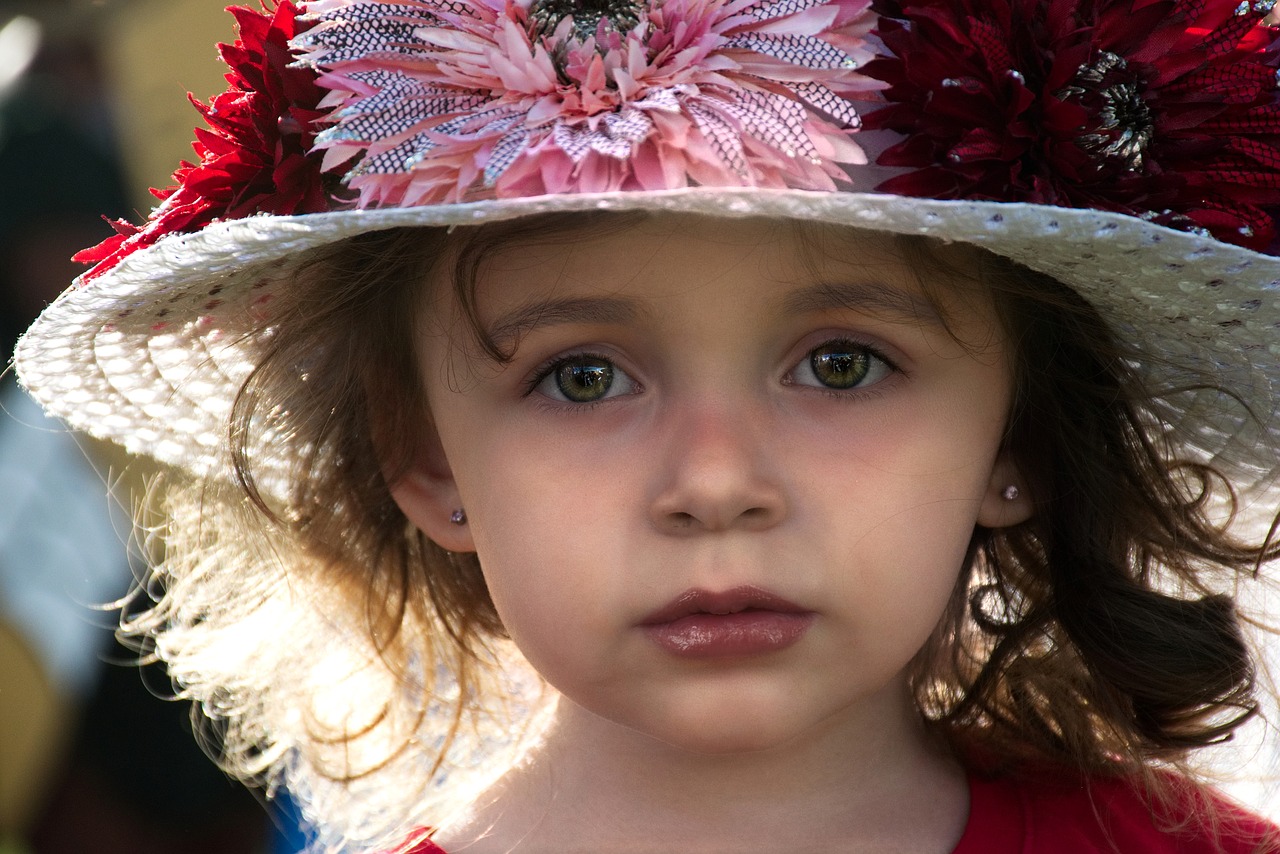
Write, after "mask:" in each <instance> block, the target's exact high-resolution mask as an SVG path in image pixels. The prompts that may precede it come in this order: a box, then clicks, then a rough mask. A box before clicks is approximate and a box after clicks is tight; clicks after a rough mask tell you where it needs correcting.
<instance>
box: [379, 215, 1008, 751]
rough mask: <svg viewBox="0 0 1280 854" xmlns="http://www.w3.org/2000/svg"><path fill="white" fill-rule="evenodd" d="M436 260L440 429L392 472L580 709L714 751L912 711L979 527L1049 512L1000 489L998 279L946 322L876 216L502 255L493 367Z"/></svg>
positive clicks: (661, 234) (658, 231) (427, 430)
mask: <svg viewBox="0 0 1280 854" xmlns="http://www.w3.org/2000/svg"><path fill="white" fill-rule="evenodd" d="M444 269H446V270H447V269H448V265H447V264H446V265H444ZM926 275H927V274H926ZM438 278H439V280H438V281H435V282H433V283H432V294H433V296H432V298H431V300H430V301H429V302H430V305H429V308H428V310H429V312H430V317H431V318H434V319H435V320H433V321H431V322H429V323H428V324H425V326H426V327H427V328H426V329H425V330H424V332H423V337H422V340H421V342H420V353H421V365H422V375H423V377H424V379H425V383H426V390H427V397H428V400H429V403H430V407H431V412H432V413H433V416H434V424H430V425H428V424H424V425H423V430H424V434H425V438H424V440H423V442H422V450H421V452H420V453H419V455H418V459H417V463H416V465H415V467H414V469H413V470H412V471H411V472H410V473H409V474H408V475H407V476H406V477H405V478H404V479H403V480H401V481H400V483H399V484H398V485H397V486H396V487H395V489H394V490H393V492H394V493H395V495H396V498H397V500H398V501H399V502H400V504H401V506H402V507H403V508H404V509H405V511H406V513H407V514H408V515H409V517H410V518H411V519H412V520H413V521H414V522H415V523H416V524H418V525H419V527H421V528H422V529H423V530H424V531H425V532H426V533H427V534H428V535H429V536H431V537H432V538H433V539H435V540H436V541H437V542H438V543H440V544H441V545H443V546H445V547H446V548H450V549H454V550H472V549H474V550H475V551H476V552H478V554H479V557H480V561H481V565H482V567H483V570H484V575H485V579H486V580H487V583H488V586H489V590H490V593H491V595H492V597H493V601H494V604H495V606H496V607H497V610H498V613H499V615H500V616H501V617H502V620H503V622H504V624H505V626H506V628H507V630H508V631H509V632H510V635H511V637H512V638H513V639H514V640H515V642H516V643H517V644H518V645H519V647H520V648H521V649H522V650H523V652H524V653H525V655H526V656H527V657H528V659H529V661H530V662H531V663H532V664H533V665H534V666H535V667H536V668H537V669H538V670H539V671H540V672H541V673H542V674H543V675H544V676H545V678H546V679H547V680H548V681H549V682H550V683H551V684H552V685H553V686H555V687H556V688H557V689H558V690H559V691H560V692H561V693H562V694H563V695H564V696H565V697H567V698H568V699H569V700H570V701H572V704H573V706H572V707H573V709H574V710H575V714H579V715H581V716H584V717H585V718H590V719H592V720H595V721H596V722H597V723H600V724H601V725H606V726H612V725H615V724H616V725H621V726H622V727H623V728H626V731H629V732H633V733H634V732H637V731H638V732H639V733H643V734H645V735H647V736H650V737H652V738H656V739H659V740H661V741H663V742H665V743H667V744H670V745H674V746H677V747H680V748H684V749H688V750H693V751H699V752H733V751H748V750H759V749H765V748H768V747H770V746H772V745H780V744H784V743H788V742H790V741H792V740H793V739H796V738H802V737H805V736H806V735H813V734H818V733H822V732H828V731H830V730H831V729H832V728H835V729H841V728H844V727H855V728H856V729H857V730H858V731H861V732H864V733H865V732H868V731H872V730H873V729H874V728H875V727H878V726H881V725H882V723H881V722H884V721H888V720H901V719H904V718H909V717H910V715H911V712H910V710H911V705H910V699H909V697H908V692H907V691H906V690H905V678H906V677H905V675H904V673H905V670H906V668H907V666H908V663H909V662H910V660H911V659H912V657H913V656H914V655H915V654H916V653H917V651H918V650H919V649H920V648H921V646H922V645H923V644H924V643H925V641H926V640H927V639H928V637H929V635H930V633H931V632H932V631H933V630H934V628H935V626H936V624H937V623H938V621H939V618H940V616H941V615H942V613H943V611H944V610H945V608H946V606H947V603H948V601H949V599H950V597H951V595H952V592H953V589H954V588H955V586H956V583H957V577H958V574H959V572H960V570H961V565H962V563H963V560H964V556H965V552H966V547H967V546H968V544H969V541H970V537H971V535H972V533H973V530H974V526H975V525H977V524H984V525H987V526H993V527H994V526H999V525H1003V524H1012V523H1014V522H1017V521H1021V520H1022V519H1023V518H1025V517H1026V515H1027V512H1028V511H1027V507H1026V506H1025V499H1017V500H1013V501H1009V500H1006V499H1004V498H1002V497H1001V494H1000V493H1001V491H1002V490H1003V488H1004V487H1005V486H1006V485H1008V484H1010V483H1013V482H1016V480H1017V477H1016V472H1015V471H1014V469H1013V467H1012V465H1011V464H1010V463H1009V462H1008V461H1006V460H1005V459H1004V458H1003V456H1002V454H1001V438H1002V435H1003V432H1004V427H1005V420H1006V413H1007V410H1008V409H1009V404H1010V388H1011V372H1010V367H1009V359H1008V357H1007V353H1006V348H1005V342H1004V341H1003V340H1002V334H1001V331H1000V329H999V327H998V324H997V323H996V320H995V317H994V313H993V310H992V308H991V306H990V305H989V304H988V303H987V302H985V301H984V300H976V298H974V297H973V295H972V294H969V295H968V296H967V297H965V298H962V297H961V295H960V294H959V293H958V292H955V291H951V292H948V289H947V287H946V283H945V282H940V283H933V284H935V285H938V286H936V287H931V291H934V292H940V294H941V296H940V298H939V300H938V301H939V302H940V304H941V306H940V307H941V309H942V310H943V311H944V312H945V323H946V325H945V326H944V321H943V318H942V317H940V316H939V306H936V305H935V304H934V303H931V302H930V301H929V300H928V299H926V298H925V296H924V294H923V292H922V290H921V289H920V286H919V283H918V278H917V274H916V273H915V272H914V270H913V269H912V268H911V267H910V266H908V265H907V264H906V263H905V262H904V261H903V260H902V259H901V258H900V257H899V256H898V255H897V253H896V251H895V250H894V248H893V247H892V242H891V241H890V240H887V239H885V238H883V237H872V236H865V235H862V234H859V233H858V232H855V231H852V230H836V229H827V230H818V229H811V230H809V231H805V232H801V231H799V230H798V229H797V228H794V227H792V226H789V225H780V224H777V223H770V222H764V221H756V220H725V221H719V220H712V219H707V218H697V217H682V216H665V217H655V218H651V219H646V220H644V221H643V222H642V224H640V225H638V226H635V227H631V228H628V229H627V230H622V231H615V232H610V233H604V234H599V233H594V232H592V231H591V230H590V229H584V230H582V231H581V232H580V233H576V234H574V235H570V236H569V238H568V239H558V240H556V241H549V242H544V243H539V244H536V245H506V246H504V247H503V248H501V249H499V250H497V251H495V252H494V253H492V254H491V255H489V256H487V258H486V260H485V263H484V264H483V265H482V267H481V270H480V272H479V277H478V282H477V286H478V287H477V292H476V298H477V306H478V310H479V316H480V319H481V321H482V323H483V325H484V327H485V328H486V329H487V330H489V331H490V332H491V333H492V334H493V335H494V336H495V338H496V340H497V342H498V343H499V344H500V345H502V346H503V347H504V348H505V349H507V350H509V351H513V352H514V357H513V358H512V359H511V360H510V362H509V363H507V364H503V365H498V364H495V363H493V362H492V361H491V360H486V359H484V358H482V357H479V356H477V355H476V353H477V350H476V348H475V347H474V345H473V344H472V342H471V338H470V337H469V333H468V331H467V330H466V329H465V328H464V327H463V325H462V323H461V322H460V321H459V322H456V323H452V324H451V323H448V322H442V321H440V320H439V319H440V318H456V317H457V316H458V314H457V306H456V305H454V297H453V292H452V287H451V283H450V282H449V281H447V280H446V279H447V274H446V273H440V274H438ZM458 507H465V509H466V515H467V519H468V523H467V524H466V526H458V525H453V524H450V522H449V516H450V513H451V511H452V510H453V509H454V508H458ZM887 716H888V717H887Z"/></svg>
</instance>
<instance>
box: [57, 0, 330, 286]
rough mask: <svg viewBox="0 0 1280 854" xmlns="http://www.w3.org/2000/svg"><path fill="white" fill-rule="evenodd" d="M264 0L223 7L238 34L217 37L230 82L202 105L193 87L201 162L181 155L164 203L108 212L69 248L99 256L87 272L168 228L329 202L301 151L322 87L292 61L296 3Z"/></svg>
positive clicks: (316, 161) (314, 166) (316, 170)
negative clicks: (143, 210) (141, 214)
mask: <svg viewBox="0 0 1280 854" xmlns="http://www.w3.org/2000/svg"><path fill="white" fill-rule="evenodd" d="M263 2H264V5H263V7H262V11H259V10H256V9H251V8H246V7H232V8H230V9H228V10H227V11H229V12H230V13H231V14H232V15H234V16H235V19H236V23H237V24H238V26H239V38H238V39H237V40H236V43H235V44H233V45H226V44H222V45H218V51H219V53H220V54H221V56H222V59H223V61H224V62H225V63H226V64H227V65H228V67H230V69H231V72H230V73H229V74H227V75H226V79H227V82H228V83H229V84H230V87H229V88H228V89H227V91H226V92H224V93H222V94H221V95H218V96H216V97H214V98H213V100H212V101H211V102H210V103H209V104H208V105H205V104H202V103H200V102H199V101H198V100H196V99H195V98H194V97H191V103H193V104H194V105H195V107H196V109H198V110H199V111H200V113H201V115H203V116H204V119H205V122H206V123H207V124H208V126H209V127H208V129H204V128H197V129H196V142H195V143H194V145H193V146H192V147H193V148H194V149H195V152H196V154H197V155H199V158H200V162H199V164H197V165H193V164H191V163H185V162H184V163H183V164H182V166H181V168H179V169H178V171H176V172H174V174H173V179H174V181H176V182H177V185H176V186H173V187H170V188H168V189H167V190H152V193H153V194H154V195H155V196H156V198H158V199H160V200H161V204H160V205H159V206H158V207H157V208H156V209H155V210H154V211H152V213H151V217H150V219H149V220H148V222H147V223H146V224H145V225H142V226H135V225H132V224H131V223H128V222H124V221H115V222H112V225H113V226H114V227H115V229H116V231H117V232H118V234H116V235H115V236H113V237H111V238H108V239H107V240H105V241H103V242H102V243H100V244H98V245H97V246H94V247H93V248H91V249H86V250H84V251H83V252H80V253H79V254H77V255H76V256H75V260H76V261H78V262H81V263H85V264H97V266H96V267H94V268H93V269H92V270H90V271H89V272H88V273H86V274H85V275H84V277H83V278H84V279H85V280H88V279H92V278H94V277H96V276H100V275H102V274H103V273H105V272H106V271H107V270H110V269H111V268H112V267H114V266H115V265H116V264H118V263H120V261H121V260H122V259H124V258H125V257H127V256H128V255H130V254H132V253H133V252H136V251H137V250H139V249H141V248H143V247H145V246H150V245H152V244H153V243H155V242H156V241H158V240H159V239H160V238H162V237H164V236H165V235H168V234H174V233H190V232H194V231H199V230H200V229H201V228H204V227H205V226H206V225H208V224H209V223H211V222H213V221H214V220H217V219H238V218H240V217H245V216H249V215H250V214H255V213H260V212H262V213H272V214H294V213H315V212H319V211H325V210H329V208H330V195H329V193H328V192H327V190H326V186H325V182H324V180H323V179H322V176H321V173H320V156H319V155H316V156H314V157H311V156H308V152H309V151H310V149H311V146H312V143H313V142H314V139H315V131H314V130H313V128H312V125H313V122H315V121H316V120H317V119H318V118H320V117H321V116H322V112H321V111H320V110H318V109H316V107H317V105H318V104H319V102H320V99H321V98H322V97H323V95H324V92H323V91H322V90H321V89H320V88H319V87H318V86H316V83H315V75H314V73H313V72H311V71H308V70H305V69H298V68H290V67H289V63H290V62H291V61H292V57H291V55H290V53H289V40H290V39H292V38H293V37H294V36H296V35H297V34H298V32H299V28H298V23H297V16H298V14H299V10H298V8H297V7H296V6H295V5H294V3H293V0H279V3H278V5H275V6H274V10H272V9H270V8H268V7H267V6H266V5H265V0H263ZM188 97H190V96H188Z"/></svg>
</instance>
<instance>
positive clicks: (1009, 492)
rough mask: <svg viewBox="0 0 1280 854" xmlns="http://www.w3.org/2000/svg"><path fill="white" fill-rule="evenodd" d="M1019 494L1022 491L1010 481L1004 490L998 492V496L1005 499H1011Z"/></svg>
mask: <svg viewBox="0 0 1280 854" xmlns="http://www.w3.org/2000/svg"><path fill="white" fill-rule="evenodd" d="M1021 494H1022V492H1021V491H1020V490H1019V489H1018V487H1016V486H1014V485H1013V484H1012V483H1011V484H1009V485H1008V486H1006V487H1005V488H1004V490H1003V491H1002V492H1001V493H1000V497H1001V498H1003V499H1004V500H1005V501H1013V500H1014V499H1015V498H1017V497H1018V496H1019V495H1021Z"/></svg>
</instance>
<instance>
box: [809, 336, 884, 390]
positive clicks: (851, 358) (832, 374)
mask: <svg viewBox="0 0 1280 854" xmlns="http://www.w3.org/2000/svg"><path fill="white" fill-rule="evenodd" d="M809 363H810V365H812V367H813V375H814V376H816V377H817V378H818V381H819V382H821V383H822V384H823V385H825V386H829V387H831V388H853V387H854V386H856V385H857V384H858V383H860V382H862V381H863V380H864V379H865V378H866V376H867V372H868V371H869V370H870V368H871V359H870V358H869V357H868V356H867V354H866V353H858V352H852V353H851V352H849V351H848V350H847V349H845V348H843V347H833V346H827V347H819V348H818V349H817V350H815V351H814V353H813V355H812V356H810V357H809Z"/></svg>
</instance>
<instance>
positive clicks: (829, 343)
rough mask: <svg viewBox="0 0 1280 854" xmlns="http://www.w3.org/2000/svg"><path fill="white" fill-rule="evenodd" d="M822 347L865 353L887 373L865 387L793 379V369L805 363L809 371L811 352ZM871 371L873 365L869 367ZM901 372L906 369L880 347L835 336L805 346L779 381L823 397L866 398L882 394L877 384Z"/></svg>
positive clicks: (836, 398) (812, 353) (801, 367)
mask: <svg viewBox="0 0 1280 854" xmlns="http://www.w3.org/2000/svg"><path fill="white" fill-rule="evenodd" d="M826 347H832V348H835V349H837V350H839V349H847V350H848V351H849V352H852V353H861V354H865V355H866V356H868V357H870V358H871V360H873V361H874V362H878V363H880V364H881V365H883V367H884V369H885V371H886V372H887V373H886V376H885V377H883V378H882V379H879V380H876V381H875V382H873V383H871V384H870V385H868V386H865V387H864V386H855V387H852V388H836V387H833V386H828V385H823V384H818V385H810V384H808V383H799V382H796V381H795V379H794V378H793V377H794V375H795V374H796V372H798V371H800V370H803V369H804V368H805V367H806V366H809V367H810V370H812V367H811V365H812V362H811V360H812V359H813V357H814V354H815V353H817V352H818V351H819V350H822V349H823V348H826ZM871 370H874V368H872V369H871ZM905 373H906V372H905V371H904V370H903V369H902V368H901V367H899V366H898V363H897V362H896V361H895V360H894V359H892V358H890V357H889V356H888V355H886V354H885V352H884V351H883V350H882V349H880V348H879V347H877V346H875V345H874V344H870V343H868V342H866V341H864V340H860V339H858V338H852V337H835V338H827V339H825V340H823V341H820V342H818V343H817V344H815V345H814V346H812V347H810V348H809V349H807V350H806V351H805V353H804V355H803V356H802V357H801V358H800V359H799V360H798V361H796V362H795V363H794V364H793V365H792V367H791V368H790V369H789V370H788V371H787V373H786V374H785V375H784V377H783V384H784V385H789V386H804V387H806V388H811V389H813V390H814V391H816V392H818V393H819V394H824V395H826V396H827V397H830V398H833V399H835V400H851V399H852V400H863V399H866V398H870V397H878V396H879V395H880V394H882V393H883V389H882V388H881V386H882V385H883V384H884V383H885V382H886V381H887V380H889V379H891V378H892V376H893V375H895V374H904V375H905Z"/></svg>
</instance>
